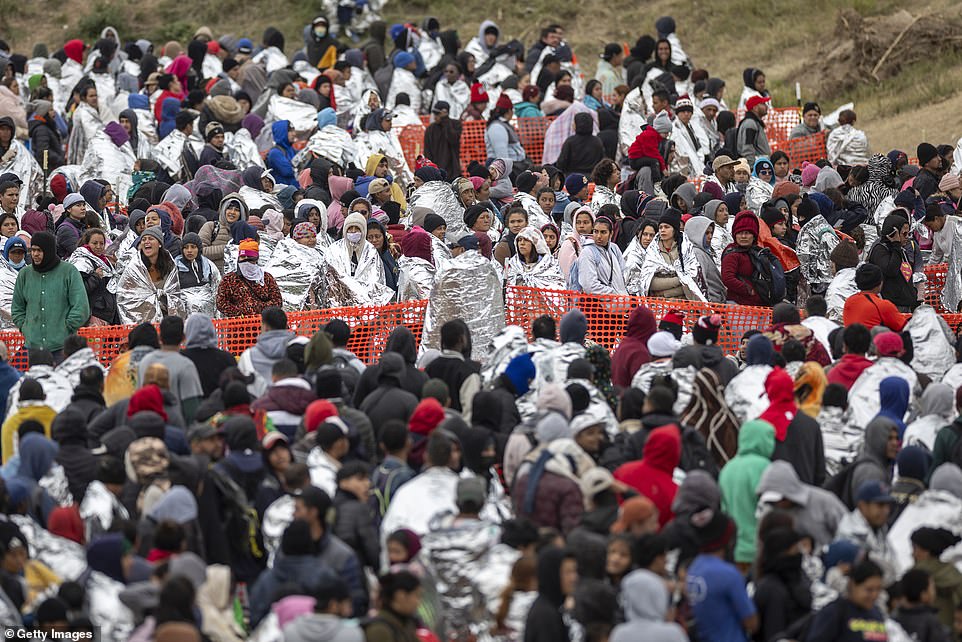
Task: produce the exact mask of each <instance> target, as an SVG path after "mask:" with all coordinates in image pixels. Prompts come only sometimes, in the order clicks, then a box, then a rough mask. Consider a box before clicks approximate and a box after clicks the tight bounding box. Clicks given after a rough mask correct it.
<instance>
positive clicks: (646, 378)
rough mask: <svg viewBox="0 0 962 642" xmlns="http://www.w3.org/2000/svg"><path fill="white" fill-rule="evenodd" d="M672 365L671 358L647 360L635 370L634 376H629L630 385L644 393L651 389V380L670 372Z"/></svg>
mask: <svg viewBox="0 0 962 642" xmlns="http://www.w3.org/2000/svg"><path fill="white" fill-rule="evenodd" d="M671 370H672V365H671V359H664V360H660V361H649V362H648V363H643V364H641V367H640V368H638V371H637V372H635V376H634V377H632V378H631V387H632V388H637V389H638V390H641V391H642V392H644V393H645V394H648V391H649V390H651V382H652V381H653V380H654V378H655V377H658V376H661V377H664V376H666V375H669V374H671Z"/></svg>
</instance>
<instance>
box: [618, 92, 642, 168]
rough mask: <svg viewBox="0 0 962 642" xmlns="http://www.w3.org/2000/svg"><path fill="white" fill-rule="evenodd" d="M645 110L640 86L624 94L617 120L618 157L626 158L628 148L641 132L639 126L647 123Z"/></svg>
mask: <svg viewBox="0 0 962 642" xmlns="http://www.w3.org/2000/svg"><path fill="white" fill-rule="evenodd" d="M646 112H647V109H645V97H644V96H643V95H642V94H641V88H640V87H635V88H634V89H632V90H631V91H629V92H628V95H627V96H625V102H624V104H623V105H622V106H621V119H620V120H619V121H618V158H619V159H623V158H627V156H628V148H629V147H631V144H632V143H633V142H635V139H636V138H638V134H640V133H641V126H642V125H647V124H648V121H647V119H646V116H647V113H646Z"/></svg>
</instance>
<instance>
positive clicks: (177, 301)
mask: <svg viewBox="0 0 962 642" xmlns="http://www.w3.org/2000/svg"><path fill="white" fill-rule="evenodd" d="M136 247H137V249H138V254H137V255H136V256H135V257H134V258H133V260H131V261H130V262H129V263H128V264H127V266H126V267H125V268H124V271H123V274H121V276H120V278H119V279H116V280H111V282H110V291H112V292H114V293H115V294H116V295H117V312H118V314H119V316H120V322H121V323H124V324H131V323H144V322H147V323H159V322H160V320H161V319H163V318H164V317H165V316H167V315H178V316H183V315H184V314H185V312H186V310H185V307H184V301H183V297H182V295H181V292H180V280H179V279H178V276H177V268H176V266H175V265H174V259H173V258H172V257H171V256H170V253H169V252H168V251H167V250H165V249H164V233H163V232H162V231H161V229H160V228H159V227H148V228H147V229H145V230H144V232H143V234H141V235H140V239H138V240H137V244H136ZM138 259H139V260H138Z"/></svg>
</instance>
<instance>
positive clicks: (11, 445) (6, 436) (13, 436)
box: [0, 401, 57, 464]
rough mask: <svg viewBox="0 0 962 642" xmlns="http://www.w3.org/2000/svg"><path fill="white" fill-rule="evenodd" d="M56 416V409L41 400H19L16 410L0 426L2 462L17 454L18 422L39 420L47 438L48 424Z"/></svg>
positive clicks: (48, 433)
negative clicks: (1, 426) (0, 426)
mask: <svg viewBox="0 0 962 642" xmlns="http://www.w3.org/2000/svg"><path fill="white" fill-rule="evenodd" d="M56 416H57V413H56V411H55V410H54V409H53V408H51V407H50V406H48V405H47V404H45V403H44V402H42V401H21V402H20V404H19V408H17V412H15V413H14V414H13V416H12V417H10V418H9V419H7V420H6V421H5V422H3V428H0V446H2V448H3V463H4V464H6V463H7V461H9V459H10V458H11V457H13V456H14V455H16V454H17V443H18V438H17V429H19V428H20V424H22V423H23V422H24V421H26V420H27V419H33V420H34V421H39V422H40V423H41V424H43V432H44V434H45V435H46V436H47V439H50V425H51V424H52V423H53V418H54V417H56Z"/></svg>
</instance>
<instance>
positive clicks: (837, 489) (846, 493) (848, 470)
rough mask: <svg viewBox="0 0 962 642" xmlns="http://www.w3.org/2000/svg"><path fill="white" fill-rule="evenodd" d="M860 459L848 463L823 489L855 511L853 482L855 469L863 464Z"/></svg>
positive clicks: (823, 485)
mask: <svg viewBox="0 0 962 642" xmlns="http://www.w3.org/2000/svg"><path fill="white" fill-rule="evenodd" d="M863 461H864V460H862V459H861V458H860V457H856V458H855V459H853V460H852V461H850V462H848V463H846V464H845V465H844V466H842V468H841V469H840V470H839V471H838V472H837V473H835V474H834V475H832V476H831V477H829V478H828V479H827V480H825V483H824V484H822V488H824V489H825V490H827V491H829V492H830V493H832V494H833V495H835V496H836V497H838V498H839V499H840V500H842V503H843V504H845V506H846V507H848V509H849V510H854V509H855V498H854V496H853V494H852V480H853V478H854V476H855V469H856V468H858V467H859V464H861V463H863Z"/></svg>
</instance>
